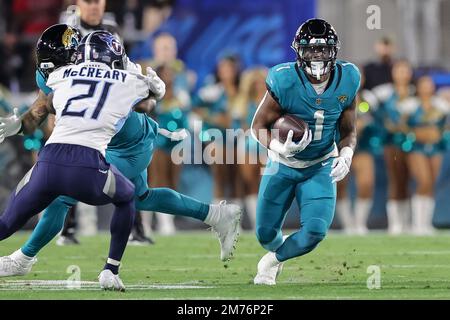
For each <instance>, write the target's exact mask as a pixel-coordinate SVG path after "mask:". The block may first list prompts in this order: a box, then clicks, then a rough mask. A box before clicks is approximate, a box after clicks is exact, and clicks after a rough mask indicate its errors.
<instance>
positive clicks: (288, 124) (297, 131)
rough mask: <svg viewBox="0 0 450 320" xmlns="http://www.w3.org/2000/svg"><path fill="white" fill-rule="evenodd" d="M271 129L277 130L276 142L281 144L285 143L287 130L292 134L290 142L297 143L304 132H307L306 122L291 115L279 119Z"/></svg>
mask: <svg viewBox="0 0 450 320" xmlns="http://www.w3.org/2000/svg"><path fill="white" fill-rule="evenodd" d="M272 129H277V130H279V131H278V132H279V133H278V134H279V137H278V140H279V141H280V142H283V143H284V142H285V141H286V138H287V135H288V133H289V130H292V131H293V132H294V135H293V137H292V141H294V142H299V141H300V140H301V139H302V137H303V134H304V133H305V130H309V129H308V123H306V121H304V120H302V119H300V118H299V117H296V116H294V115H292V114H286V115H284V116H282V117H280V118H279V119H278V120H277V121H275V123H274V124H273V126H272Z"/></svg>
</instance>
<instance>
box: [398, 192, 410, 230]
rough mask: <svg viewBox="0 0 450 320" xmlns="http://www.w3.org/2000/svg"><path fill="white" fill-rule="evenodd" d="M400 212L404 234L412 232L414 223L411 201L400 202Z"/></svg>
mask: <svg viewBox="0 0 450 320" xmlns="http://www.w3.org/2000/svg"><path fill="white" fill-rule="evenodd" d="M398 210H399V211H398V212H399V215H400V219H401V223H402V230H403V232H409V231H410V230H411V221H412V211H411V210H412V209H411V201H410V200H409V199H407V200H399V201H398Z"/></svg>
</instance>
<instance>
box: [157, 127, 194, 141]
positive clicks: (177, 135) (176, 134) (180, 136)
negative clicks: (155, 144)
mask: <svg viewBox="0 0 450 320" xmlns="http://www.w3.org/2000/svg"><path fill="white" fill-rule="evenodd" d="M158 133H159V134H160V135H162V136H164V137H166V138H168V139H170V140H172V141H181V140H184V139H186V138H187V136H188V133H187V131H186V129H181V130H177V131H169V130H166V129H164V128H158Z"/></svg>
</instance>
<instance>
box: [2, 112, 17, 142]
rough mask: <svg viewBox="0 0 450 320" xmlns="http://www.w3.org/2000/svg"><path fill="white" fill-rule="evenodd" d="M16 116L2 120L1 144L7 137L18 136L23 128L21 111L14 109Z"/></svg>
mask: <svg viewBox="0 0 450 320" xmlns="http://www.w3.org/2000/svg"><path fill="white" fill-rule="evenodd" d="M13 112H14V115H12V116H10V117H6V118H0V143H2V142H3V140H5V138H6V137H9V136H13V135H15V134H17V133H18V132H19V131H20V129H21V128H22V119H20V115H19V109H17V108H14V111H13Z"/></svg>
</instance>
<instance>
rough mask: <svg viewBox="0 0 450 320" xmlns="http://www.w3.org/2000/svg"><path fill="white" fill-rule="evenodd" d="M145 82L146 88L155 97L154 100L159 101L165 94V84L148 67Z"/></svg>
mask: <svg viewBox="0 0 450 320" xmlns="http://www.w3.org/2000/svg"><path fill="white" fill-rule="evenodd" d="M147 80H148V81H147V84H148V87H149V89H150V91H151V92H152V93H153V94H154V95H155V98H156V100H161V99H162V98H163V97H164V95H165V94H166V84H165V83H164V81H162V80H161V78H160V77H158V75H157V74H156V72H155V70H153V69H152V68H150V67H147Z"/></svg>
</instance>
